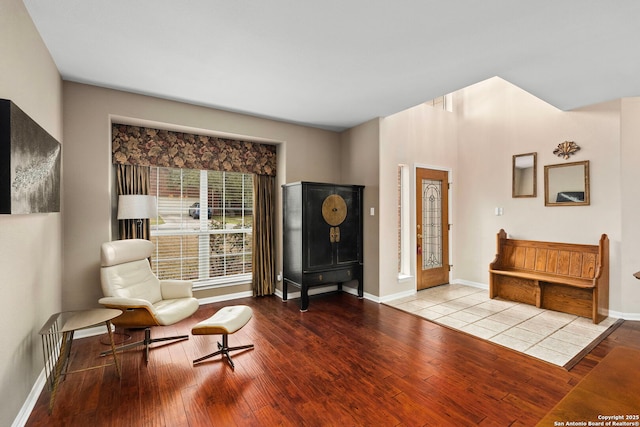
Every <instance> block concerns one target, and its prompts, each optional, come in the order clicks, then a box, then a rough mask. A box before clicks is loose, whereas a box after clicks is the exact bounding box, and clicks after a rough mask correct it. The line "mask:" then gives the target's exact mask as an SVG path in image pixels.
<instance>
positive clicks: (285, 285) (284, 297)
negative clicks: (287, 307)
mask: <svg viewBox="0 0 640 427" xmlns="http://www.w3.org/2000/svg"><path fill="white" fill-rule="evenodd" d="M287 289H288V283H287V281H286V280H283V281H282V301H286V300H287Z"/></svg>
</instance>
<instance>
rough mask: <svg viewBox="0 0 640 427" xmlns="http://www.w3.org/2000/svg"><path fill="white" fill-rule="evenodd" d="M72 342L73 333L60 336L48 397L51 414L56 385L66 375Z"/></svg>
mask: <svg viewBox="0 0 640 427" xmlns="http://www.w3.org/2000/svg"><path fill="white" fill-rule="evenodd" d="M72 342H73V331H71V332H65V333H63V334H62V343H61V344H60V353H59V354H58V360H57V361H56V365H55V371H54V374H53V386H52V387H51V397H49V413H52V412H53V404H54V403H55V401H56V393H57V391H58V384H60V377H61V376H62V375H65V374H66V365H67V363H68V362H69V355H70V353H71V343H72Z"/></svg>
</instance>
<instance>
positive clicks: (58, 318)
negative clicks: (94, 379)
mask: <svg viewBox="0 0 640 427" xmlns="http://www.w3.org/2000/svg"><path fill="white" fill-rule="evenodd" d="M121 314H122V310H117V309H112V308H94V309H90V310H79V311H63V312H61V313H56V314H54V315H52V316H51V317H50V318H49V320H48V321H47V323H45V324H44V326H43V327H42V329H40V335H41V336H42V352H43V355H44V367H45V372H46V374H47V384H48V385H49V390H51V397H50V398H49V413H51V412H52V411H53V404H54V402H55V399H56V391H57V389H58V384H59V383H60V378H61V377H62V376H64V375H67V374H71V373H73V372H81V371H85V370H87V369H96V368H102V367H104V366H110V365H113V364H115V365H116V371H117V373H118V377H120V363H119V362H118V356H117V354H116V346H115V343H114V342H113V333H112V331H111V319H113V318H115V317H118V316H120V315H121ZM101 323H104V324H105V325H106V327H107V332H108V333H109V340H110V342H111V352H112V354H113V363H108V364H103V365H98V366H93V367H90V368H86V369H80V370H77V371H68V370H67V369H68V364H69V356H70V355H71V344H72V343H73V334H74V332H75V331H77V330H78V329H84V328H89V327H91V326H96V325H99V324H101Z"/></svg>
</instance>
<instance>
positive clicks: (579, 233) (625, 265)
mask: <svg viewBox="0 0 640 427" xmlns="http://www.w3.org/2000/svg"><path fill="white" fill-rule="evenodd" d="M454 97H455V102H456V112H455V113H453V114H452V113H447V112H445V111H441V110H436V109H433V108H431V107H430V106H428V105H419V106H416V107H414V108H410V109H408V110H405V111H402V112H400V113H397V114H394V115H392V116H389V117H386V118H383V119H381V120H380V167H379V170H380V177H379V180H380V195H379V199H380V203H379V204H380V208H379V212H380V215H379V219H378V220H379V222H380V236H379V242H384V244H381V245H380V255H379V270H380V279H379V281H380V283H379V296H380V298H381V299H382V300H383V301H384V300H385V299H390V298H394V297H397V296H400V295H403V294H406V293H410V292H412V291H414V290H415V281H414V280H412V279H410V280H404V281H403V280H398V278H397V273H396V269H397V267H396V266H397V256H396V250H395V248H396V247H397V237H396V230H395V225H396V216H397V214H396V199H397V195H396V168H397V165H398V164H399V163H404V164H408V165H409V166H411V168H412V170H413V168H414V167H416V166H426V167H433V168H441V169H449V170H450V171H451V176H450V179H451V180H452V181H453V184H452V190H451V193H450V195H451V200H452V203H451V205H452V209H451V212H450V222H451V223H452V258H451V262H452V263H453V265H454V268H453V270H452V279H453V281H454V282H462V283H470V284H477V285H484V286H487V285H488V272H487V269H488V265H489V263H490V262H491V261H492V260H493V258H494V256H495V250H496V248H495V236H496V233H497V232H498V231H499V230H500V229H501V228H504V229H505V230H506V231H507V233H509V234H510V235H512V236H514V237H517V238H524V239H533V240H546V241H565V242H574V243H587V244H596V243H597V242H598V240H599V237H600V235H601V234H603V233H606V234H607V235H608V236H609V239H610V243H611V253H610V263H611V273H610V281H611V291H610V300H611V302H610V308H611V310H612V314H614V315H619V316H624V317H626V318H629V319H638V318H640V308H638V307H640V304H639V302H640V286H638V283H636V279H634V278H633V277H632V274H633V273H634V272H636V271H638V270H640V262H638V261H637V260H638V259H640V245H637V242H638V241H639V240H640V239H638V237H639V235H640V226H638V225H637V224H638V221H637V212H638V210H639V209H640V206H639V205H638V203H639V202H638V201H637V199H638V198H637V197H629V196H626V197H623V196H622V195H623V194H626V195H632V194H634V192H637V191H636V190H635V187H634V183H635V182H637V181H638V180H639V179H640V172H638V169H639V168H638V167H637V165H636V164H635V159H637V158H638V156H639V155H640V153H639V152H638V150H640V148H638V147H639V145H638V143H637V141H638V138H639V137H640V125H638V120H637V117H638V116H639V115H640V101H638V99H637V98H633V99H623V100H622V101H620V100H618V101H612V102H607V103H602V104H598V105H593V106H589V107H585V108H582V109H578V110H574V111H570V112H564V111H560V110H558V109H556V108H554V107H553V106H550V105H549V104H547V103H545V102H543V101H541V100H539V99H538V98H536V97H534V96H532V95H531V94H529V93H527V92H525V91H524V90H522V89H520V88H518V87H516V86H514V85H512V84H510V83H508V82H506V81H504V80H502V79H500V78H493V79H489V80H487V81H484V82H481V83H478V84H476V85H473V86H470V87H468V88H465V89H462V90H460V91H458V92H456V93H455V94H454ZM565 140H570V141H575V142H576V143H577V144H578V145H579V146H580V147H581V150H580V151H578V152H577V153H576V154H575V155H574V156H572V157H571V158H570V159H569V160H563V159H562V158H560V157H557V156H556V155H554V154H553V150H554V149H555V148H556V147H557V145H558V144H559V143H561V142H563V141H565ZM530 152H537V153H538V156H537V160H538V166H537V167H538V169H537V171H538V177H537V186H538V195H537V197H536V198H512V197H511V191H512V189H511V168H512V156H513V155H514V154H522V153H530ZM582 160H589V162H590V178H591V179H590V187H591V188H590V190H591V193H590V194H591V204H590V205H589V206H565V207H545V205H544V166H545V165H552V164H562V163H565V162H572V161H582ZM413 176H414V175H412V177H413ZM412 185H414V184H413V183H412ZM414 188H415V186H414V187H413V188H412V194H414ZM496 207H501V208H503V212H504V213H503V215H502V216H496V215H495V208H496ZM411 211H412V217H411V224H412V226H415V224H416V221H415V215H414V212H415V206H413V202H412V206H411ZM390 225H391V226H390ZM623 230H624V233H623ZM411 234H413V233H411ZM411 247H412V248H413V247H415V237H414V236H412V241H411ZM412 271H415V256H414V255H413V254H412Z"/></svg>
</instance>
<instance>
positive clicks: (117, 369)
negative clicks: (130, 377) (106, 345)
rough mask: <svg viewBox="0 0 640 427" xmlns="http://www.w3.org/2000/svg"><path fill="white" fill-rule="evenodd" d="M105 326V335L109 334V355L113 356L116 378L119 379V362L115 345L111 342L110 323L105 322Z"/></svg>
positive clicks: (108, 321)
mask: <svg viewBox="0 0 640 427" xmlns="http://www.w3.org/2000/svg"><path fill="white" fill-rule="evenodd" d="M104 323H106V325H107V333H108V334H109V341H110V342H111V353H112V354H113V363H115V365H116V371H117V372H118V378H121V376H120V362H118V354H117V353H116V343H115V342H114V341H113V332H112V331H111V321H110V320H107V321H106V322H104Z"/></svg>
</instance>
